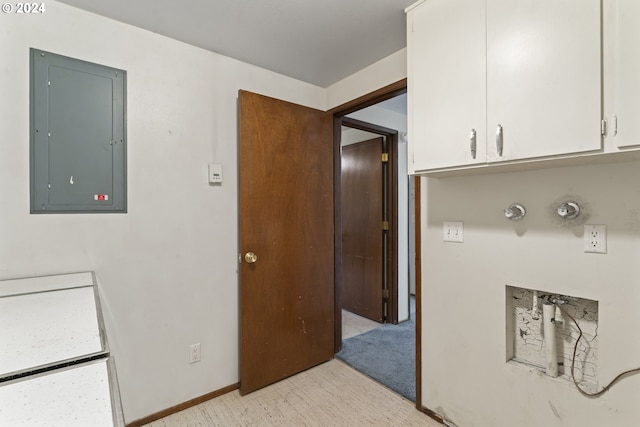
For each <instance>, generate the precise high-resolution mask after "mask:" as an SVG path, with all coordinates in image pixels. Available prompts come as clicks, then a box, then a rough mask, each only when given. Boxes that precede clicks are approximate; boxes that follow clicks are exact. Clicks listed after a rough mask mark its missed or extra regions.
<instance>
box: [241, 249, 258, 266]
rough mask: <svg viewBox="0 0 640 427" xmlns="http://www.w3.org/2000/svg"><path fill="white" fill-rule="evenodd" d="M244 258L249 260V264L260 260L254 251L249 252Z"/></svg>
mask: <svg viewBox="0 0 640 427" xmlns="http://www.w3.org/2000/svg"><path fill="white" fill-rule="evenodd" d="M244 260H245V261H247V262H248V263H249V264H253V263H254V262H256V261H257V260H258V255H256V254H254V253H253V252H247V253H246V254H245V255H244Z"/></svg>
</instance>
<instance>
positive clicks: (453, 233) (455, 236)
mask: <svg viewBox="0 0 640 427" xmlns="http://www.w3.org/2000/svg"><path fill="white" fill-rule="evenodd" d="M442 233H443V240H444V241H445V242H456V243H462V242H464V223H463V222H444V223H442Z"/></svg>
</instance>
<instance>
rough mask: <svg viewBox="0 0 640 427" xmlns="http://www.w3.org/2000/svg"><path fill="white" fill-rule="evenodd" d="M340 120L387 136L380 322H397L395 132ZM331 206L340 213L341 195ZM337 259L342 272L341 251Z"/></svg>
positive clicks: (351, 125) (362, 122)
mask: <svg viewBox="0 0 640 427" xmlns="http://www.w3.org/2000/svg"><path fill="white" fill-rule="evenodd" d="M340 122H341V127H342V126H345V127H349V128H352V129H358V130H362V131H366V132H370V133H374V134H377V135H380V136H382V137H384V138H386V146H387V153H388V154H389V161H388V162H387V165H388V168H387V181H386V193H387V207H386V208H387V221H389V230H387V253H386V257H384V258H383V259H385V260H386V268H385V271H386V283H387V290H388V291H389V297H388V298H387V301H386V304H387V307H386V313H385V314H384V316H383V321H384V322H386V323H392V324H394V325H396V324H398V155H397V152H398V131H396V130H395V129H390V128H386V127H384V126H379V125H375V124H372V123H368V122H364V121H362V120H357V119H353V118H350V117H342V118H341V121H340ZM334 125H335V121H334ZM340 142H341V141H338V143H340ZM340 179H341V180H342V174H341V175H340ZM339 184H340V191H342V183H341V182H340V183H339ZM336 202H337V200H336ZM334 208H335V210H336V211H339V212H342V198H340V205H339V206H335V205H334ZM341 221H342V216H341ZM339 231H340V232H338V228H336V237H338V236H340V244H341V245H342V222H341V223H340V230H339ZM336 258H339V259H340V271H341V272H342V253H340V255H339V256H338V254H336ZM341 279H342V277H341ZM340 291H341V292H342V281H341V282H340ZM340 297H341V298H342V295H340ZM383 301H384V299H383ZM339 302H340V304H342V299H340V301H339ZM383 307H384V306H383ZM336 309H337V308H336ZM340 321H342V305H340Z"/></svg>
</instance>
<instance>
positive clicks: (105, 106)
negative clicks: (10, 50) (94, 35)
mask: <svg viewBox="0 0 640 427" xmlns="http://www.w3.org/2000/svg"><path fill="white" fill-rule="evenodd" d="M125 95H126V72H125V71H123V70H118V69H115V68H110V67H105V66H103V65H98V64H93V63H90V62H85V61H80V60H77V59H73V58H68V57H65V56H60V55H56V54H53V53H50V52H45V51H41V50H38V49H31V213H63V212H76V213H80V212H126V209H127V206H126V201H127V199H126V196H127V192H126V152H127V150H126V145H127V144H126V129H125V123H126V98H125Z"/></svg>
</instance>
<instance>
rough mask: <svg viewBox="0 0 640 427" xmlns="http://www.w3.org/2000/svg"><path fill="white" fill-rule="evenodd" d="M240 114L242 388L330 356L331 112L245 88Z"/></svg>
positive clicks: (243, 390) (274, 379)
mask: <svg viewBox="0 0 640 427" xmlns="http://www.w3.org/2000/svg"><path fill="white" fill-rule="evenodd" d="M239 121H240V126H239V160H240V166H239V177H240V182H239V191H240V194H239V199H240V205H239V214H240V242H239V246H240V251H241V263H240V272H239V273H240V393H242V394H245V393H249V392H251V391H254V390H257V389H259V388H261V387H264V386H266V385H269V384H272V383H274V382H277V381H279V380H281V379H283V378H286V377H288V376H291V375H294V374H296V373H298V372H300V371H303V370H305V369H308V368H310V367H312V366H315V365H317V364H320V363H322V362H325V361H327V360H329V359H331V358H332V357H333V349H334V241H333V233H334V224H333V214H334V207H333V127H332V117H331V115H330V114H329V113H325V112H322V111H318V110H314V109H311V108H307V107H303V106H300V105H295V104H291V103H288V102H284V101H280V100H277V99H273V98H269V97H266V96H262V95H257V94H254V93H251V92H245V91H240V93H239ZM247 254H249V256H247ZM251 254H255V257H256V259H255V262H247V260H248V261H253V260H252V259H251V258H252V257H251Z"/></svg>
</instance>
